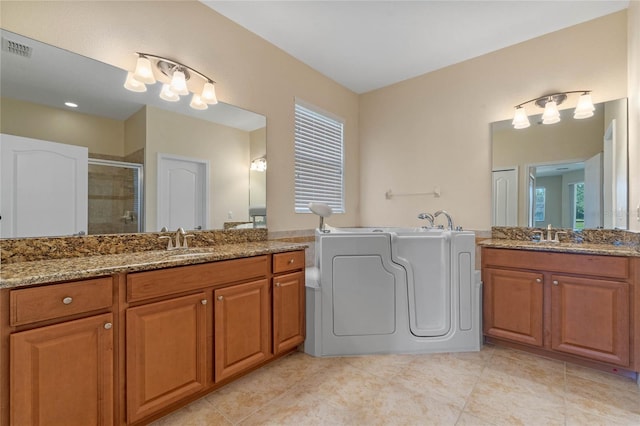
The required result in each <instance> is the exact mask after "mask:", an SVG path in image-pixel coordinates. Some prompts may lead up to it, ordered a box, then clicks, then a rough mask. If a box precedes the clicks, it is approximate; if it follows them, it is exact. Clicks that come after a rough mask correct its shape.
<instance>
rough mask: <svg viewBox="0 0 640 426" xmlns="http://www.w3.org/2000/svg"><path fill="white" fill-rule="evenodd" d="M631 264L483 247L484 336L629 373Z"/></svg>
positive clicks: (629, 261)
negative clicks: (620, 368) (616, 368)
mask: <svg viewBox="0 0 640 426" xmlns="http://www.w3.org/2000/svg"><path fill="white" fill-rule="evenodd" d="M634 268H636V262H635V261H632V259H630V258H626V257H615V256H598V255H586V254H573V253H550V252H534V251H526V250H515V249H514V250H509V249H494V248H486V247H484V248H483V249H482V279H483V305H484V306H483V314H484V318H483V322H484V325H483V329H484V334H485V336H486V337H487V338H489V339H490V340H491V339H497V341H504V342H513V343H517V344H524V345H527V346H529V347H536V348H540V349H542V350H544V351H546V352H547V353H549V354H554V353H556V354H562V355H569V356H571V357H578V358H576V359H584V360H589V361H596V362H598V363H606V364H609V365H614V366H619V367H624V368H629V369H633V370H634V371H637V370H638V369H639V368H640V365H637V362H635V361H634V355H635V356H636V357H637V355H638V354H634V346H633V345H634V343H633V342H634V333H635V328H634V323H633V315H632V312H634V309H635V305H636V303H635V301H634V299H635V300H637V298H638V294H637V289H636V287H635V285H636V283H635V282H634V277H635V276H636V275H637V271H635V269H634Z"/></svg>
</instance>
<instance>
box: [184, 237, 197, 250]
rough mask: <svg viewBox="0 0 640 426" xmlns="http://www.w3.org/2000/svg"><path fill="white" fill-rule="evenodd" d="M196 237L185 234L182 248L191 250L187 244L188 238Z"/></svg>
mask: <svg viewBox="0 0 640 426" xmlns="http://www.w3.org/2000/svg"><path fill="white" fill-rule="evenodd" d="M192 237H195V235H193V234H185V235H184V236H183V237H182V248H189V244H188V243H187V238H192Z"/></svg>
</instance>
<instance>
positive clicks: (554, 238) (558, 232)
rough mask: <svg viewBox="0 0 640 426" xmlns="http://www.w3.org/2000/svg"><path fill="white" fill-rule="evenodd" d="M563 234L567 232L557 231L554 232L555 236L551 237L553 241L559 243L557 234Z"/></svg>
mask: <svg viewBox="0 0 640 426" xmlns="http://www.w3.org/2000/svg"><path fill="white" fill-rule="evenodd" d="M561 234H564V235H567V232H565V231H557V232H556V236H555V237H553V242H556V243H559V242H560V238H558V236H559V235H561Z"/></svg>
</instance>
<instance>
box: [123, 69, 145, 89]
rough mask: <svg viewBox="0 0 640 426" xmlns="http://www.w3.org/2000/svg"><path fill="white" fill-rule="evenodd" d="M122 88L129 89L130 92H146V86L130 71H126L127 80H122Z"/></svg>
mask: <svg viewBox="0 0 640 426" xmlns="http://www.w3.org/2000/svg"><path fill="white" fill-rule="evenodd" d="M124 88H125V89H127V90H131V91H132V92H146V91H147V86H146V84H144V83H141V82H139V81H138V80H136V78H135V77H134V76H133V73H132V72H128V73H127V80H126V81H125V82H124Z"/></svg>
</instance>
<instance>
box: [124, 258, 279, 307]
mask: <svg viewBox="0 0 640 426" xmlns="http://www.w3.org/2000/svg"><path fill="white" fill-rule="evenodd" d="M268 273H269V256H255V257H247V258H243V259H233V260H223V261H220V262H212V263H204V264H201V265H191V266H180V267H177V268H167V269H161V270H158V271H148V272H138V273H134V274H129V275H128V276H127V301H129V302H134V301H137V300H144V299H150V298H153V297H162V296H166V295H170V294H176V293H183V292H186V291H192V290H197V289H202V288H205V287H211V286H216V285H221V284H232V283H235V282H242V281H247V280H251V279H255V278H261V277H266V276H267V274H268Z"/></svg>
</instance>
